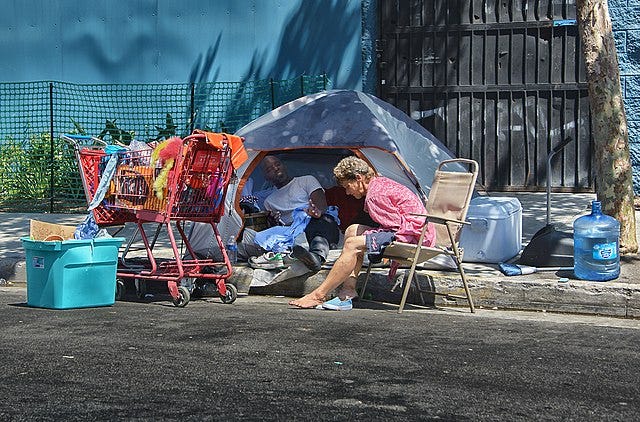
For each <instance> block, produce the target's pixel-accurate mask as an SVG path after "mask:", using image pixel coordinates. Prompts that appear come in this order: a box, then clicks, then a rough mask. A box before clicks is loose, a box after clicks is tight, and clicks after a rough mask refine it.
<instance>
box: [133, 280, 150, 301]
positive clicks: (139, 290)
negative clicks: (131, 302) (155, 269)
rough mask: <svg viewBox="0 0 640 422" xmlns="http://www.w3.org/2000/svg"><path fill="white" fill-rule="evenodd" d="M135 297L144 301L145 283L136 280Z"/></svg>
mask: <svg viewBox="0 0 640 422" xmlns="http://www.w3.org/2000/svg"><path fill="white" fill-rule="evenodd" d="M135 284H136V297H137V298H138V299H144V298H145V297H146V296H147V281H146V280H141V279H138V278H136V280H135Z"/></svg>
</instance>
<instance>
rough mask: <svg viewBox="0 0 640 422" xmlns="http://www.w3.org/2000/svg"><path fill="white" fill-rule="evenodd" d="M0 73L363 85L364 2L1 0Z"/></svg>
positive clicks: (102, 79)
mask: <svg viewBox="0 0 640 422" xmlns="http://www.w3.org/2000/svg"><path fill="white" fill-rule="evenodd" d="M0 31H1V34H0V57H2V60H0V75H1V76H0V79H1V80H2V81H5V82H21V81H37V80H60V81H66V82H75V83H185V82H191V81H218V82H221V81H242V80H249V79H268V78H274V79H289V78H292V77H296V76H299V75H301V74H307V75H319V74H322V73H324V72H326V73H327V75H328V77H329V79H330V80H331V83H332V87H334V88H348V89H361V88H362V74H363V70H362V43H361V38H362V37H361V35H362V12H361V1H360V0H314V1H305V0H215V1H211V0H135V1H133V0H126V1H122V0H91V1H86V0H65V1H55V0H4V1H3V2H2V13H0Z"/></svg>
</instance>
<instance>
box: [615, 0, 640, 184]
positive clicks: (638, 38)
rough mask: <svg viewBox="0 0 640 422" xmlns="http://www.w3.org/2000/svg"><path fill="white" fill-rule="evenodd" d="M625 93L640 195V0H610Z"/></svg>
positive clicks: (632, 154)
mask: <svg viewBox="0 0 640 422" xmlns="http://www.w3.org/2000/svg"><path fill="white" fill-rule="evenodd" d="M608 4H609V14H610V15H611V23H612V25H613V31H614V36H615V39H616V46H617V50H618V62H619V64H620V82H621V85H622V95H623V96H624V102H625V111H626V114H627V124H628V126H629V147H630V150H631V164H632V166H633V186H634V190H635V192H636V194H640V0H609V3H608Z"/></svg>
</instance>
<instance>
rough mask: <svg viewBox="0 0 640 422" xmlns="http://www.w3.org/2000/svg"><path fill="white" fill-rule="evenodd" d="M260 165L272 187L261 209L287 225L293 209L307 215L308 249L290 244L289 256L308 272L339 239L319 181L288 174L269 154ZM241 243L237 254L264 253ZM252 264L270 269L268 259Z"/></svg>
mask: <svg viewBox="0 0 640 422" xmlns="http://www.w3.org/2000/svg"><path fill="white" fill-rule="evenodd" d="M261 167H262V171H263V172H264V177H265V179H267V180H268V181H269V182H271V183H272V184H273V185H274V186H275V187H276V190H275V191H274V192H272V193H271V194H270V195H269V196H268V197H267V198H266V199H265V201H264V208H265V210H267V211H269V213H270V215H271V217H272V220H275V221H277V222H279V223H280V224H282V225H286V226H289V225H291V224H293V223H294V211H295V210H296V209H303V210H304V212H305V213H306V214H307V215H308V216H309V217H311V219H310V220H309V222H308V223H307V225H306V227H305V229H304V233H305V236H306V238H307V242H308V243H309V249H308V250H307V249H305V248H303V247H302V246H300V245H294V246H293V250H292V253H291V255H292V256H293V257H294V258H296V259H298V260H300V261H301V262H302V263H304V265H305V266H306V267H307V268H309V269H310V270H311V271H318V270H319V269H320V267H321V266H322V264H323V263H324V262H325V261H326V259H327V256H328V254H329V250H330V248H331V245H332V244H337V243H338V242H339V240H340V228H339V227H338V224H337V222H336V220H335V219H334V218H333V217H332V216H331V215H329V214H327V213H326V211H327V200H326V198H325V194H324V190H323V189H322V186H321V185H320V182H318V180H317V179H316V178H315V177H313V176H310V175H307V176H299V177H291V176H290V175H289V173H288V172H287V168H286V166H285V165H284V163H282V161H281V160H280V159H279V158H278V157H276V156H273V155H268V156H266V157H265V158H264V159H263V160H262V163H261ZM244 243H245V244H244V245H243V247H240V248H239V252H240V255H241V256H243V255H244V257H247V256H248V255H254V256H255V255H259V254H260V253H261V252H264V250H262V249H261V248H256V247H255V246H254V245H248V244H246V240H245V241H244ZM262 261H265V262H262ZM262 264H264V265H262ZM252 266H253V267H257V268H266V269H268V268H271V266H270V265H269V262H268V258H258V259H254V260H252Z"/></svg>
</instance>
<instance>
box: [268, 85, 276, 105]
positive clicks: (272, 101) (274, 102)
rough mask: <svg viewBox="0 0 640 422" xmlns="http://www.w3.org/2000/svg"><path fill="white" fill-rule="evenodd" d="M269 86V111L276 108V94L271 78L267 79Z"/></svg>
mask: <svg viewBox="0 0 640 422" xmlns="http://www.w3.org/2000/svg"><path fill="white" fill-rule="evenodd" d="M269 85H270V87H271V110H273V109H275V108H276V93H275V91H274V89H275V88H274V86H273V78H269Z"/></svg>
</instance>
